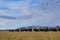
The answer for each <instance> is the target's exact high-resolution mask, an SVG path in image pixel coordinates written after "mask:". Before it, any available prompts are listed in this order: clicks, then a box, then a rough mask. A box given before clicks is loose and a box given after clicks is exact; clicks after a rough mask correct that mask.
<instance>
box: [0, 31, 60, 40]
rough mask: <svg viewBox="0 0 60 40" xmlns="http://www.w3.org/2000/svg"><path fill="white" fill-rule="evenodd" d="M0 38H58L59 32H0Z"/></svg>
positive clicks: (59, 36)
mask: <svg viewBox="0 0 60 40" xmlns="http://www.w3.org/2000/svg"><path fill="white" fill-rule="evenodd" d="M0 40H60V32H0Z"/></svg>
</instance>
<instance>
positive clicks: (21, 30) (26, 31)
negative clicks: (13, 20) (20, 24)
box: [20, 29, 32, 32]
mask: <svg viewBox="0 0 60 40" xmlns="http://www.w3.org/2000/svg"><path fill="white" fill-rule="evenodd" d="M20 31H22V32H24V31H25V32H27V31H29V32H31V31H32V29H21V30H20Z"/></svg>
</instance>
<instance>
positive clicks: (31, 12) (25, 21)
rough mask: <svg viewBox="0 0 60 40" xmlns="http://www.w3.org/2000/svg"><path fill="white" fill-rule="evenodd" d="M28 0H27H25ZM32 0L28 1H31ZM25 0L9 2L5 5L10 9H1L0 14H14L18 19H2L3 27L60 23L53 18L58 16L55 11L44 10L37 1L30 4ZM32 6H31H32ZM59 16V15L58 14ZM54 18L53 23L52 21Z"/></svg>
mask: <svg viewBox="0 0 60 40" xmlns="http://www.w3.org/2000/svg"><path fill="white" fill-rule="evenodd" d="M25 1H27V0H25ZM30 1H31V0H29V1H27V3H29V2H30ZM27 3H25V2H8V3H7V4H6V5H5V7H6V8H8V9H10V10H8V9H5V10H0V15H6V16H7V15H8V16H14V17H16V18H18V19H17V20H8V19H1V18H0V21H1V23H0V24H1V26H2V25H3V26H2V27H1V29H3V28H4V27H6V28H17V26H18V27H23V26H25V27H26V26H31V25H47V24H49V25H59V24H60V23H59V22H57V21H59V20H55V21H54V20H53V19H54V18H55V17H56V14H57V13H55V11H50V10H42V9H40V7H39V6H40V5H38V4H37V3H35V4H32V5H28V4H27ZM30 7H31V8H30ZM58 16H59V15H58ZM52 20H53V23H52V22H51V21H52Z"/></svg>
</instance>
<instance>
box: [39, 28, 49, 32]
mask: <svg viewBox="0 0 60 40" xmlns="http://www.w3.org/2000/svg"><path fill="white" fill-rule="evenodd" d="M40 31H45V32H47V31H48V27H46V28H40Z"/></svg>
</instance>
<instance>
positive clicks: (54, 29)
mask: <svg viewBox="0 0 60 40" xmlns="http://www.w3.org/2000/svg"><path fill="white" fill-rule="evenodd" d="M49 31H55V32H56V31H57V29H56V28H53V29H52V28H51V29H49Z"/></svg>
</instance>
